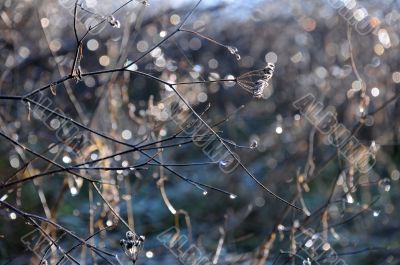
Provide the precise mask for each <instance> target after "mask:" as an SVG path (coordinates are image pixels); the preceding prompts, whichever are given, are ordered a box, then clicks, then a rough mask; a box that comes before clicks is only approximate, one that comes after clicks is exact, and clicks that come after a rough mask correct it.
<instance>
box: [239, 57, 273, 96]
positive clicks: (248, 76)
mask: <svg viewBox="0 0 400 265" xmlns="http://www.w3.org/2000/svg"><path fill="white" fill-rule="evenodd" d="M274 70H275V65H274V64H273V63H268V64H267V65H266V66H265V68H264V69H261V70H254V71H250V72H247V73H244V74H243V75H241V76H239V77H238V78H237V83H238V85H239V86H240V87H242V88H243V89H245V90H247V91H248V92H250V93H251V94H252V95H253V96H254V97H255V98H261V97H262V95H263V92H264V89H265V88H266V87H267V86H268V80H270V79H271V77H272V75H273V73H274Z"/></svg>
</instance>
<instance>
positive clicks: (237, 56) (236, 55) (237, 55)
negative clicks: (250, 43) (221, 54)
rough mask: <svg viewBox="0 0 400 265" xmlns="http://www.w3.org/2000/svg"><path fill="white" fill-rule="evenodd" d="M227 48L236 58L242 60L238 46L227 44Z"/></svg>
mask: <svg viewBox="0 0 400 265" xmlns="http://www.w3.org/2000/svg"><path fill="white" fill-rule="evenodd" d="M226 48H227V49H228V51H229V52H230V53H231V54H233V55H235V57H236V60H240V58H241V57H240V54H239V50H238V49H237V48H236V47H233V46H227V47H226Z"/></svg>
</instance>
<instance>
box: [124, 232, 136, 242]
mask: <svg viewBox="0 0 400 265" xmlns="http://www.w3.org/2000/svg"><path fill="white" fill-rule="evenodd" d="M125 236H126V238H127V239H129V240H132V239H133V238H134V237H135V234H134V233H133V232H132V231H128V232H126V235H125Z"/></svg>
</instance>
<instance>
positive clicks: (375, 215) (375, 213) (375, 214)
mask: <svg viewBox="0 0 400 265" xmlns="http://www.w3.org/2000/svg"><path fill="white" fill-rule="evenodd" d="M380 213H381V212H380V211H374V212H373V213H372V215H373V216H374V217H378V216H379V214H380Z"/></svg>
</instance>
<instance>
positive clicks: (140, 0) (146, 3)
mask: <svg viewBox="0 0 400 265" xmlns="http://www.w3.org/2000/svg"><path fill="white" fill-rule="evenodd" d="M136 2H138V3H140V4H142V5H144V6H149V5H150V3H149V1H147V0H136Z"/></svg>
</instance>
